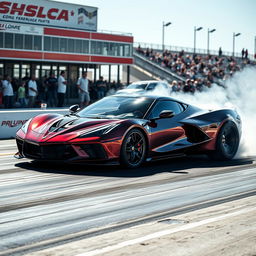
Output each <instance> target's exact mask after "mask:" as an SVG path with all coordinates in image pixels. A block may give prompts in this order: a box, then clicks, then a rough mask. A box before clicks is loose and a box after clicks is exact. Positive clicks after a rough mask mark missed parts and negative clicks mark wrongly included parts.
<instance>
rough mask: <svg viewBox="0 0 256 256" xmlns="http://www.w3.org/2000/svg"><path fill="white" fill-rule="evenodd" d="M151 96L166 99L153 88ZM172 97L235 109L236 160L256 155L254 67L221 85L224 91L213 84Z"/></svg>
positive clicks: (202, 105)
mask: <svg viewBox="0 0 256 256" xmlns="http://www.w3.org/2000/svg"><path fill="white" fill-rule="evenodd" d="M153 93H154V94H158V95H164V96H166V95H167V93H166V91H163V90H158V89H156V90H155V91H154V92H153ZM171 96H172V97H173V98H176V99H178V100H181V101H184V102H187V103H189V104H192V105H195V106H198V107H201V108H204V109H216V108H235V109H236V110H237V112H238V113H239V115H240V116H241V119H242V139H241V142H240V147H239V150H238V153H237V156H236V157H248V156H255V155H256V136H255V135H256V68H255V67H246V68H245V69H243V70H242V71H240V72H236V73H235V74H234V75H233V76H232V77H231V78H230V79H228V80H227V81H226V82H225V88H223V87H221V86H219V85H216V84H213V86H212V87H211V88H206V89H205V90H204V91H203V92H195V93H194V94H189V93H183V92H178V93H171Z"/></svg>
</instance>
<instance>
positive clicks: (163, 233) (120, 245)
mask: <svg viewBox="0 0 256 256" xmlns="http://www.w3.org/2000/svg"><path fill="white" fill-rule="evenodd" d="M255 210H256V208H255V207H253V208H249V209H243V210H239V211H236V212H233V213H227V214H225V215H221V216H217V217H213V218H210V219H206V220H201V221H198V222H194V223H189V224H185V225H183V226H181V227H176V228H173V229H167V230H163V231H159V232H156V233H152V234H149V235H146V236H143V237H139V238H136V239H132V240H128V241H124V242H121V243H118V244H115V245H111V246H107V247H104V248H101V249H96V250H93V251H89V252H85V253H81V254H77V255H76V256H95V255H99V254H104V253H107V252H111V251H114V250H117V249H121V248H123V247H125V246H129V245H135V244H139V243H142V242H145V241H147V240H151V239H154V238H159V237H162V236H166V235H170V234H173V233H176V232H180V231H185V230H188V229H192V228H196V227H200V226H203V225H206V224H209V223H212V222H216V221H220V220H224V219H227V218H230V217H234V216H237V215H240V214H244V213H249V212H252V211H255Z"/></svg>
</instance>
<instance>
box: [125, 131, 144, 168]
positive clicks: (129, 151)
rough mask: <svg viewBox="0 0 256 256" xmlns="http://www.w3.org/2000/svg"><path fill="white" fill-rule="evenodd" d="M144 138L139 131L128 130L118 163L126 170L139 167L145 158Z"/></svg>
mask: <svg viewBox="0 0 256 256" xmlns="http://www.w3.org/2000/svg"><path fill="white" fill-rule="evenodd" d="M146 150H147V144H146V138H145V135H144V134H143V133H142V132H141V131H140V130H139V129H132V130H130V131H129V132H128V133H127V134H126V136H125V138H124V140H123V144H122V147H121V152H120V162H121V164H122V165H124V166H125V167H128V168H137V167H139V166H140V165H141V164H142V163H143V162H144V161H145V158H146Z"/></svg>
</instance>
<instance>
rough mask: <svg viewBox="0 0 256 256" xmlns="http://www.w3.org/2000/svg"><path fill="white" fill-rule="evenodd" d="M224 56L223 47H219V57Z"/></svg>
mask: <svg viewBox="0 0 256 256" xmlns="http://www.w3.org/2000/svg"><path fill="white" fill-rule="evenodd" d="M221 56H222V49H221V47H220V48H219V57H221Z"/></svg>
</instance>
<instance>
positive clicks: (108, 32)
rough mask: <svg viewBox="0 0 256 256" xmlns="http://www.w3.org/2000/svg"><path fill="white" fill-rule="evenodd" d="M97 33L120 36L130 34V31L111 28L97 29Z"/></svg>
mask: <svg viewBox="0 0 256 256" xmlns="http://www.w3.org/2000/svg"><path fill="white" fill-rule="evenodd" d="M97 33H103V34H112V35H120V36H132V33H126V32H120V31H112V30H98V31H97Z"/></svg>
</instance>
